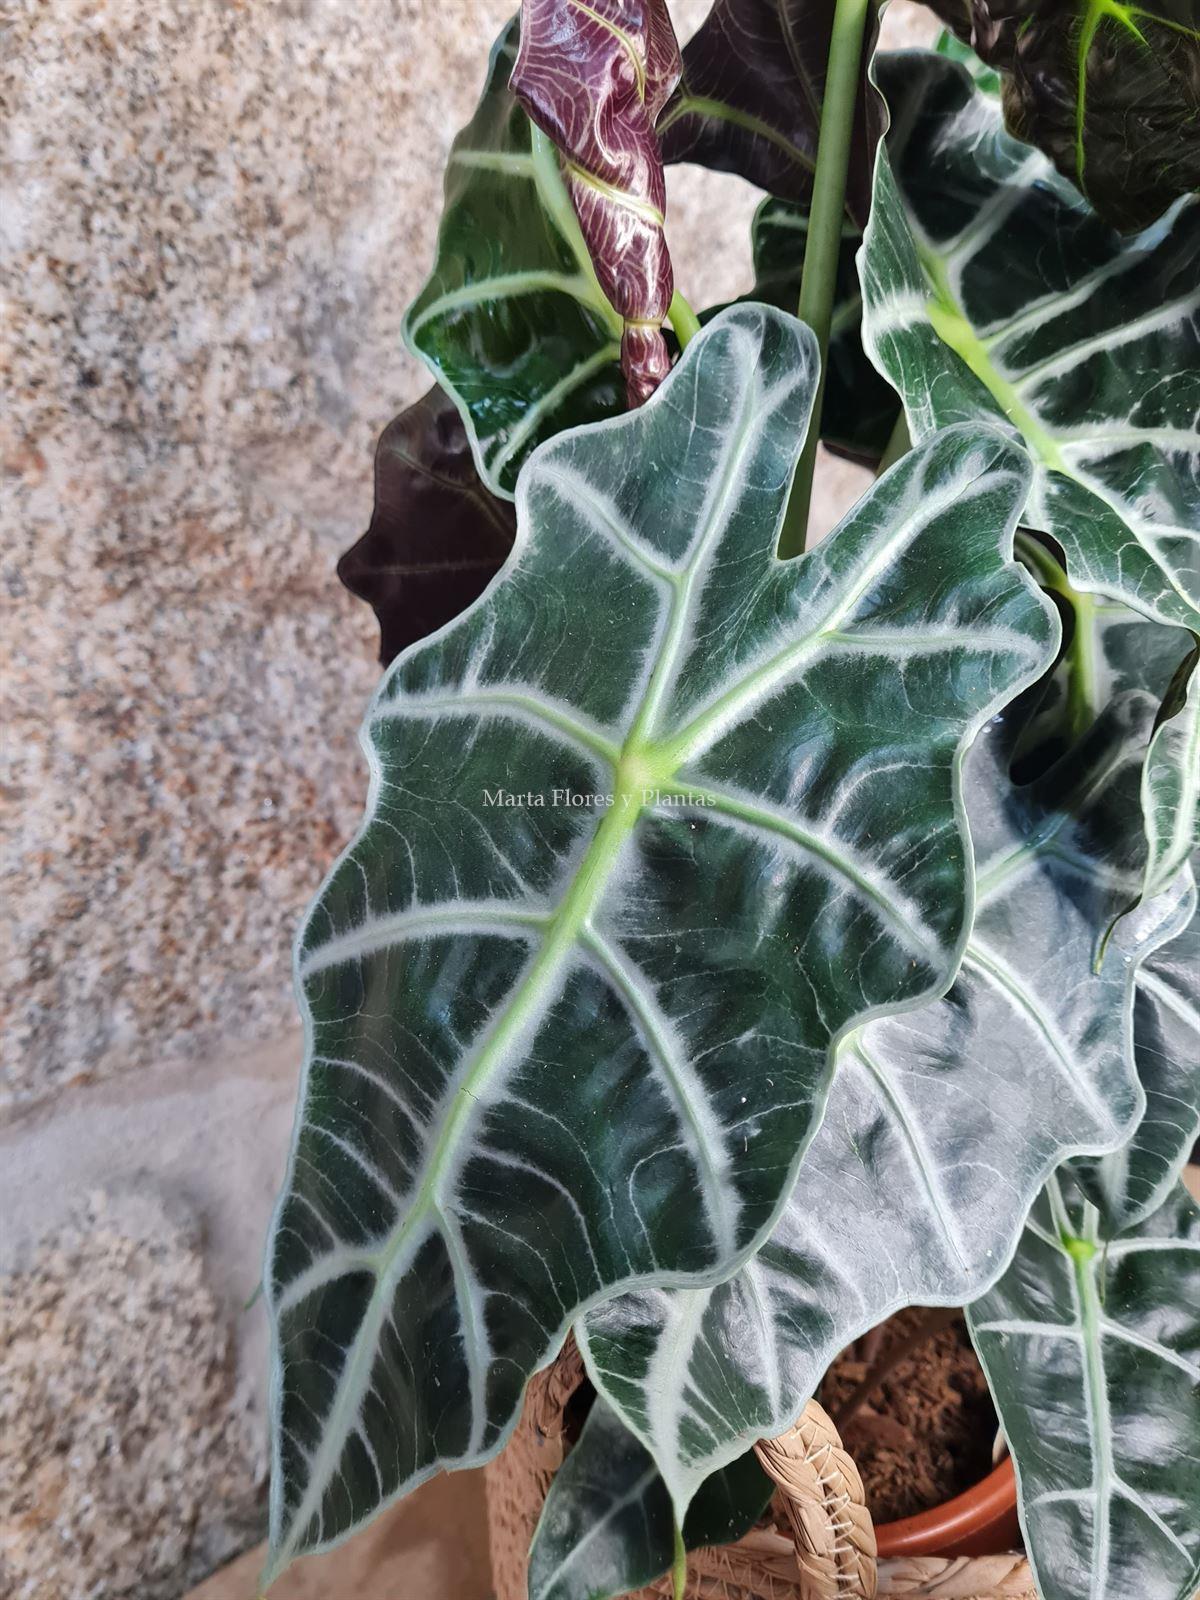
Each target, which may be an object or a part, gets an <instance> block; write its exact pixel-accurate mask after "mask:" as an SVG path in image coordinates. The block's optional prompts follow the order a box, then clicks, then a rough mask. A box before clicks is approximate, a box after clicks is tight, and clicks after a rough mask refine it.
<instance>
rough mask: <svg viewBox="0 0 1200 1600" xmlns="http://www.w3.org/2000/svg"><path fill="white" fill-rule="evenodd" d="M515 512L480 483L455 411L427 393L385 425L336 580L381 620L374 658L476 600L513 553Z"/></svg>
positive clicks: (389, 655) (389, 656)
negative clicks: (370, 497) (366, 503)
mask: <svg viewBox="0 0 1200 1600" xmlns="http://www.w3.org/2000/svg"><path fill="white" fill-rule="evenodd" d="M516 525H517V519H516V516H515V515H514V513H513V508H512V506H511V505H510V504H509V503H508V502H507V501H505V500H498V499H497V498H496V496H495V495H493V494H489V493H488V491H487V489H485V488H484V486H483V484H482V483H481V482H480V480H479V474H478V473H477V472H476V470H475V463H474V460H473V459H472V457H471V447H470V444H469V443H468V441H467V435H466V431H465V430H464V428H463V425H462V421H461V419H460V417H459V415H458V410H457V408H456V407H455V405H454V403H453V402H452V401H451V400H448V399H447V398H446V396H445V395H444V394H442V392H441V390H440V389H431V390H430V391H429V393H428V394H427V395H424V396H423V397H422V398H421V399H420V400H418V401H417V403H416V404H415V405H412V406H409V408H408V410H407V411H402V412H401V413H400V415H399V416H398V417H396V418H395V419H394V420H393V421H392V422H390V423H389V424H388V426H387V428H385V430H384V432H383V436H382V438H381V439H380V441H379V447H378V449H377V450H376V452H375V507H374V510H373V511H372V513H371V525H370V527H369V528H368V529H367V531H366V533H364V534H363V536H362V538H361V539H359V541H358V542H357V544H354V545H351V547H350V549H349V550H347V551H346V553H345V555H343V557H342V559H341V560H340V561H339V562H338V569H337V570H338V577H339V578H340V579H341V580H342V582H343V583H344V584H345V585H346V587H347V589H349V590H350V592H351V594H355V595H357V596H358V597H359V599H360V600H365V601H367V603H368V604H369V605H370V606H371V607H372V609H373V610H374V612H375V616H376V617H377V619H378V621H379V659H380V661H381V662H382V663H383V665H384V666H385V667H386V666H387V665H388V663H389V662H390V661H393V660H394V659H395V657H396V656H398V655H399V654H400V652H401V650H403V649H405V648H406V646H408V645H410V644H412V643H414V642H415V641H416V640H417V639H423V638H425V636H426V635H427V634H430V633H434V632H436V631H437V629H438V628H440V627H442V626H443V625H444V624H445V623H447V622H449V621H450V620H451V619H452V618H453V617H456V616H458V614H459V612H461V611H465V610H466V609H467V607H468V606H469V605H470V604H471V603H472V601H474V600H477V599H478V598H479V596H480V595H481V594H482V593H483V591H484V590H485V589H486V588H487V586H488V584H489V583H490V582H491V580H492V579H493V578H494V577H495V576H496V573H497V572H499V570H500V568H501V566H502V565H503V564H504V558H505V556H507V554H508V552H509V551H510V550H511V549H512V542H513V534H514V532H515V531H516Z"/></svg>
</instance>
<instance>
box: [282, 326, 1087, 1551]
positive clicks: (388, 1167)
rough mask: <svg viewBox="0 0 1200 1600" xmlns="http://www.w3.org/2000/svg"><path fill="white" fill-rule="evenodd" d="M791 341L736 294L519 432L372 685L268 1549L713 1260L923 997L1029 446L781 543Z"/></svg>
mask: <svg viewBox="0 0 1200 1600" xmlns="http://www.w3.org/2000/svg"><path fill="white" fill-rule="evenodd" d="M814 367H815V350H814V344H813V340H812V336H811V334H810V333H809V331H808V330H807V329H806V328H804V327H803V325H802V324H801V323H799V322H797V321H796V320H795V318H792V317H788V316H786V315H784V314H783V313H781V312H777V311H773V310H771V309H769V308H767V307H747V306H742V307H734V308H731V309H730V310H728V311H726V312H725V313H724V314H723V315H722V316H721V317H719V318H718V319H717V320H716V321H715V322H713V323H712V324H710V325H709V327H708V328H706V329H705V330H704V331H703V332H702V333H701V334H700V335H698V336H697V337H696V338H695V339H694V340H693V341H692V342H691V344H690V345H689V346H688V349H687V351H686V353H685V355H684V358H683V360H682V361H681V363H680V364H679V365H678V366H677V367H676V368H675V369H674V371H673V372H672V374H671V375H670V377H669V378H668V379H667V381H666V382H665V383H664V384H663V385H662V387H661V388H660V389H659V390H658V391H657V392H656V394H655V395H654V396H653V397H652V398H651V400H650V401H649V402H648V403H647V404H646V406H644V407H642V408H641V409H640V410H639V411H636V412H633V413H631V414H630V415H629V416H627V417H623V418H618V419H616V420H614V421H611V422H608V423H604V424H599V425H597V426H596V427H594V428H591V429H582V430H579V431H577V432H574V433H571V434H567V435H565V436H562V437H560V438H558V439H556V440H554V441H552V442H551V443H550V444H548V445H547V446H545V447H544V448H543V450H542V451H541V452H539V454H538V455H537V457H536V459H535V460H533V461H531V462H530V463H529V465H528V467H527V468H526V470H525V472H524V473H523V474H522V477H521V483H520V487H519V493H518V501H517V505H518V529H517V539H516V543H515V545H514V548H513V553H512V555H511V556H510V558H509V561H508V562H507V564H506V566H505V568H504V570H503V571H502V573H501V574H500V576H499V577H498V578H497V579H496V581H495V582H494V583H493V584H492V586H491V588H490V589H489V590H488V592H487V594H485V595H484V596H483V597H482V598H481V599H480V600H479V601H478V602H477V603H476V604H475V606H474V607H473V608H472V609H471V610H470V611H468V612H467V613H465V614H464V615H463V616H462V617H460V618H458V619H457V621H455V622H453V623H451V624H450V625H449V626H448V627H447V628H445V629H443V630H442V632H441V633H440V634H438V635H437V636H435V637H434V638H433V639H431V640H429V641H426V642H423V643H422V644H420V645H417V646H414V647H413V648H412V649H410V650H409V651H407V652H406V653H405V654H404V655H402V656H401V657H400V658H399V659H398V660H397V661H396V662H395V663H394V664H393V667H392V669H391V671H390V673H389V674H388V676H387V677H386V679H385V680H384V683H383V685H382V686H381V689H380V691H379V694H378V696H377V698H376V701H375V703H374V705H373V707H372V710H371V714H370V717H369V720H368V727H367V738H366V742H367V749H368V755H369V759H370V763H371V768H372V782H371V792H370V802H369V808H368V815H367V819H366V822H365V824H364V826H363V829H362V831H361V832H360V833H359V835H358V837H357V838H356V840H355V841H354V843H353V845H352V846H351V847H350V849H349V850H348V851H347V853H346V854H345V855H344V856H343V858H342V859H341V860H340V861H339V862H338V864H337V865H336V867H335V868H334V870H333V872H332V873H331V875H330V877H329V879H328V881H327V882H326V884H325V886H324V888H323V889H322V891H321V894H320V896H319V898H318V900H317V902H316V904H315V905H314V907H313V909H312V911H311V912H310V914H309V917H308V919H307V921H306V923H305V926H304V929H303V931H302V934H301V938H300V941H299V945H298V950H297V966H298V981H299V984H300V988H301V992H302V996H303V1002H304V1008H305V1016H306V1030H307V1038H308V1054H307V1066H306V1072H305V1082H304V1089H303V1095H302V1109H301V1114H300V1118H299V1121H298V1125H297V1129H296V1134H295V1142H294V1146H293V1152H292V1157H291V1161H290V1164H289V1169H288V1176H287V1182H286V1187H285V1190H284V1193H283V1196H282V1198H281V1202H280V1207H279V1210H278V1213H277V1218H276V1223H275V1228H274V1234H273V1242H272V1247H271V1254H270V1262H269V1270H268V1295H269V1305H270V1312H271V1318H272V1325H273V1334H274V1349H275V1360H276V1373H275V1383H274V1408H273V1417H274V1423H273V1425H274V1446H275V1476H274V1487H273V1498H272V1529H273V1546H274V1553H273V1556H272V1566H271V1570H272V1572H276V1571H278V1570H279V1569H280V1567H281V1566H282V1564H283V1563H284V1562H285V1561H286V1560H287V1559H288V1558H289V1557H290V1556H291V1555H294V1554H295V1553H297V1552H298V1551H301V1550H304V1549H308V1548H312V1547H314V1546H317V1545H324V1544H327V1543H329V1542H330V1541H331V1540H333V1539H335V1538H337V1537H338V1536H340V1535H342V1534H344V1533H345V1532H347V1531H348V1530H349V1529H351V1528H352V1527H353V1526H354V1525H355V1524H356V1523H357V1522H358V1521H360V1520H361V1519H362V1518H363V1517H365V1516H367V1515H369V1514H370V1513H371V1512H372V1511H373V1510H374V1509H375V1508H376V1507H377V1506H378V1505H379V1504H380V1503H381V1502H382V1501H384V1500H387V1499H390V1498H391V1497H393V1496H394V1495H396V1494H398V1493H401V1492H403V1491H404V1490H405V1489H406V1488H409V1487H411V1486H412V1485H413V1484H415V1483H416V1482H417V1481H419V1480H420V1479H421V1478H423V1477H425V1476H427V1475H428V1474H429V1473H431V1472H432V1471H434V1470H435V1469H436V1468H437V1467H438V1466H439V1465H446V1464H457V1465H465V1464H468V1463H472V1462H478V1461H480V1460H483V1459H485V1458H486V1457H487V1456H488V1455H490V1454H491V1453H494V1451H495V1450H497V1449H498V1448H499V1447H500V1445H501V1444H502V1443H503V1441H504V1438H505V1437H506V1435H507V1433H508V1431H509V1429H510V1427H511V1425H512V1423H513V1420H514V1418H515V1416H516V1414H517V1412H518V1410H519V1407H520V1401H521V1393H522V1389H523V1387H524V1384H525V1382H526V1379H527V1378H528V1376H529V1375H530V1373H532V1372H533V1371H534V1370H535V1369H536V1368H537V1367H538V1366H539V1365H541V1364H542V1363H544V1362H545V1361H546V1360H548V1359H549V1358H550V1357H551V1355H552V1354H553V1353H554V1351H555V1350H556V1349H557V1347H558V1345H559V1343H560V1342H561V1340H562V1338H563V1337H564V1335H565V1333H566V1330H567V1327H568V1326H569V1324H570V1323H571V1321H572V1320H573V1319H574V1318H575V1317H576V1315H577V1314H578V1313H579V1311H580V1309H581V1308H582V1307H584V1306H586V1305H588V1304H590V1303H592V1302H594V1301H596V1300H598V1299H599V1298H601V1297H603V1296H605V1295H607V1294H609V1293H611V1292H613V1291H614V1290H615V1289H617V1288H620V1287H624V1286H627V1285H629V1286H632V1285H634V1284H636V1283H638V1282H642V1281H658V1282H674V1283H678V1284H683V1283H687V1282H693V1283H700V1282H712V1281H714V1280H715V1279H717V1278H720V1277H723V1276H726V1275H727V1274H728V1273H729V1272H730V1271H732V1270H733V1269H734V1268H735V1267H736V1266H737V1265H738V1263H739V1262H740V1261H741V1260H742V1259H744V1258H745V1257H746V1256H747V1255H748V1254H749V1253H750V1252H751V1251H752V1250H753V1249H755V1248H756V1247H757V1246H758V1245H759V1244H760V1243H761V1241H762V1239H763V1238H764V1237H765V1235H766V1234H767V1232H768V1231H769V1230H770V1228H771V1226H772V1225H773V1223H774V1220H775V1218H776V1216H777V1214H778V1211H779V1208H780V1206H781V1205H782V1203H783V1199H784V1196H785V1195H786V1193H787V1191H788V1189H789V1188H790V1186H791V1182H792V1179H793V1177H794V1174H795V1170H796V1166H797V1164H798V1161H799V1158H800V1155H801V1152H802V1151H803V1149H804V1146H805V1144H806V1142H807V1140H808V1138H809V1136H810V1134H811V1133H812V1131H813V1128H814V1125H815V1122H816V1120H817V1119H818V1117H819V1112H820V1108H821V1106H822V1103H823V1101H824V1097H825V1093H826V1089H827V1085H828V1079H829V1072H830V1063H831V1060H832V1055H833V1049H834V1042H835V1039H836V1037H837V1036H838V1035H839V1033H841V1032H842V1031H843V1030H845V1029H846V1028H848V1027H850V1026H851V1025H853V1024H854V1023H855V1022H856V1021H859V1020H861V1019H862V1018H864V1017H865V1016H867V1015H870V1014H872V1013H873V1012H876V1011H880V1010H884V1011H886V1010H894V1009H896V1008H897V1007H902V1006H905V1005H911V1004H914V1003H917V1002H919V1001H920V1000H921V999H923V998H925V997H927V996H928V995H929V994H930V993H931V992H936V991H938V990H940V989H941V988H942V987H943V986H944V985H946V984H947V983H948V982H949V981H950V977H951V975H952V973H953V971H954V969H955V967H956V965H957V961H958V957H959V954H960V951H961V946H962V941H963V938H964V936H965V932H966V926H967V924H968V922H969V904H970V898H971V890H970V866H969V851H968V849H967V843H966V839H965V833H964V824H963V818H962V814H961V803H960V800H959V796H958V782H959V767H960V763H961V760H962V751H963V749H964V746H965V745H966V743H968V742H969V741H970V739H971V738H972V737H973V736H974V733H975V731H976V730H977V729H978V728H979V727H980V726H981V724H982V722H983V721H984V720H985V719H986V718H987V717H988V716H989V715H990V714H991V713H992V712H993V711H994V710H995V709H996V708H997V707H998V706H999V705H1001V704H1003V703H1004V702H1005V701H1006V700H1007V699H1009V698H1010V697H1011V696H1012V695H1013V694H1014V693H1015V692H1017V691H1018V690H1019V689H1020V688H1021V687H1023V685H1024V684H1026V683H1027V682H1028V681H1030V680H1031V679H1032V677H1033V676H1034V675H1036V674H1037V673H1038V672H1039V671H1040V670H1042V669H1043V668H1044V667H1045V665H1046V663H1047V660H1048V659H1049V658H1050V657H1052V655H1053V649H1054V642H1055V634H1056V632H1057V629H1056V626H1055V621H1054V619H1053V617H1051V616H1049V615H1048V614H1047V609H1046V607H1045V604H1044V602H1043V600H1042V598H1041V596H1040V595H1039V594H1038V592H1037V590H1036V588H1035V586H1034V585H1033V584H1032V582H1031V580H1030V579H1029V577H1028V575H1027V574H1026V573H1024V571H1023V570H1022V569H1020V568H1019V567H1017V566H1016V565H1014V564H1013V563H1012V562H1011V561H1010V560H1009V559H1008V552H1009V550H1010V548H1011V546H1010V540H1011V536H1012V526H1013V520H1014V517H1015V514H1016V509H1017V506H1018V505H1019V504H1020V502H1021V499H1022V498H1023V496H1024V493H1025V489H1026V486H1027V477H1026V471H1025V466H1024V462H1023V459H1022V457H1021V455H1020V452H1019V451H1016V450H1015V449H1014V448H1013V447H1012V446H1011V445H1010V444H1008V443H1007V442H1006V441H1004V440H1003V439H1001V438H1000V437H999V436H998V435H997V434H995V432H994V431H993V430H990V429H978V428H966V429H952V430H947V431H946V432H945V433H943V434H941V435H940V436H939V437H938V438H936V439H934V440H931V441H930V442H929V443H928V444H927V445H925V446H924V447H923V448H919V449H917V450H915V451H913V452H912V453H911V454H910V455H908V456H906V457H905V458H904V460H903V461H901V462H900V463H898V464H897V466H896V467H895V468H893V469H892V471H891V472H890V473H889V474H888V475H887V476H886V477H885V478H884V479H882V480H881V481H880V482H879V483H878V484H877V485H876V486H875V487H874V489H873V490H872V492H871V493H870V494H869V495H868V496H867V497H866V499H864V500H863V501H862V502H861V504H860V505H859V506H858V507H857V508H856V509H855V511H854V512H853V513H852V514H851V516H850V517H848V518H847V519H846V521H845V522H844V523H843V524H842V525H841V527H840V528H839V529H838V530H836V531H835V532H834V533H833V534H832V535H831V536H830V537H829V538H828V539H827V540H825V541H824V542H823V543H822V544H821V545H820V547H819V548H818V549H817V550H815V551H813V552H811V553H810V554H809V555H807V556H805V557H803V558H802V559H800V560H797V561H794V562H780V561H779V560H778V559H777V557H776V556H775V553H774V551H775V542H776V538H777V534H778V525H779V523H780V521H781V519H782V513H783V507H784V503H785V501H786V498H787V494H788V490H789V487H790V483H791V479H792V474H793V471H794V464H795V456H796V452H797V450H798V448H799V445H800V442H801V440H802V438H803V436H804V431H805V426H806V423H807V419H808V412H809V409H810V406H811V402H812V393H813V388H814ZM931 573H946V574H949V573H953V582H947V583H939V584H935V585H931V583H930V574H931ZM506 795H507V796H508V798H509V799H510V800H513V801H514V802H515V803H512V804H509V803H507V802H506V801H505V796H506ZM588 796H595V797H598V800H597V803H596V804H589V803H587V798H586V797H588ZM497 797H499V799H500V800H501V802H502V803H500V804H493V803H491V802H492V801H493V800H495V799H496V798H497ZM522 797H523V798H522ZM576 801H580V802H582V803H575V802H576ZM556 802H557V803H556Z"/></svg>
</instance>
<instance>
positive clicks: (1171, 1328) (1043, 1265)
mask: <svg viewBox="0 0 1200 1600" xmlns="http://www.w3.org/2000/svg"><path fill="white" fill-rule="evenodd" d="M968 1322H969V1325H970V1329H971V1336H972V1338H973V1339H974V1341H975V1348H976V1349H977V1350H978V1352H979V1357H980V1360H981V1361H982V1362H983V1365H984V1369H985V1371H986V1372H987V1376H988V1382H989V1384H990V1385H991V1390H992V1395H993V1397H994V1399H995V1401H996V1407H997V1410H998V1411H999V1413H1000V1419H1001V1422H1002V1423H1003V1426H1004V1432H1005V1434H1006V1436H1007V1439H1008V1444H1009V1449H1010V1450H1011V1451H1012V1456H1013V1464H1014V1466H1015V1467H1016V1471H1017V1481H1018V1485H1019V1489H1020V1504H1021V1520H1022V1524H1023V1527H1024V1530H1025V1542H1026V1546H1027V1548H1028V1551H1029V1559H1030V1563H1031V1565H1032V1566H1033V1569H1034V1572H1035V1575H1036V1577H1037V1582H1038V1592H1039V1593H1040V1594H1041V1595H1042V1596H1043V1600H1126V1597H1128V1600H1191V1596H1192V1595H1193V1594H1194V1592H1195V1590H1196V1586H1197V1584H1200V1471H1197V1470H1196V1468H1197V1461H1196V1447H1197V1440H1198V1439H1200V1212H1197V1210H1196V1207H1195V1206H1194V1205H1193V1204H1192V1202H1191V1200H1190V1199H1189V1198H1188V1196H1187V1194H1186V1193H1185V1192H1184V1191H1183V1190H1182V1189H1181V1188H1177V1189H1175V1190H1174V1191H1173V1192H1172V1193H1171V1194H1170V1195H1169V1196H1168V1197H1167V1199H1166V1200H1165V1202H1164V1203H1163V1205H1162V1206H1161V1208H1160V1209H1159V1210H1157V1211H1155V1212H1153V1213H1151V1215H1150V1216H1149V1217H1147V1218H1146V1219H1145V1221H1143V1222H1142V1223H1140V1224H1139V1225H1138V1226H1137V1227H1135V1228H1132V1229H1130V1230H1128V1231H1126V1232H1124V1233H1122V1234H1120V1235H1118V1236H1117V1237H1116V1238H1115V1239H1112V1240H1111V1241H1110V1240H1108V1239H1107V1238H1106V1237H1105V1234H1104V1232H1103V1230H1102V1228H1101V1226H1100V1220H1099V1217H1098V1215H1097V1213H1096V1211H1095V1210H1094V1208H1093V1207H1092V1206H1090V1205H1089V1204H1088V1203H1087V1201H1086V1200H1085V1199H1084V1197H1083V1195H1082V1194H1081V1193H1080V1191H1079V1190H1078V1189H1077V1188H1076V1187H1075V1185H1074V1184H1073V1182H1072V1180H1071V1178H1070V1175H1069V1174H1068V1173H1063V1174H1062V1175H1061V1176H1060V1177H1057V1178H1054V1179H1052V1180H1051V1182H1050V1184H1049V1185H1048V1187H1047V1190H1046V1193H1045V1195H1044V1196H1043V1198H1042V1199H1040V1200H1039V1201H1038V1204H1037V1205H1036V1206H1035V1208H1034V1210H1033V1212H1032V1213H1031V1214H1030V1218H1029V1223H1028V1226H1027V1228H1026V1230H1025V1233H1024V1235H1023V1236H1022V1240H1021V1246H1020V1249H1019V1251H1018V1252H1017V1255H1016V1257H1015V1258H1014V1260H1013V1263H1012V1265H1011V1266H1010V1268H1009V1269H1008V1271H1007V1272H1006V1273H1005V1275H1004V1277H1003V1278H1002V1279H1001V1280H1000V1282H999V1283H998V1284H997V1285H996V1287H995V1288H994V1289H993V1290H992V1291H991V1292H990V1293H989V1294H988V1295H986V1296H985V1297H984V1298H983V1299H982V1300H980V1301H978V1302H977V1303H976V1304H975V1305H974V1306H972V1307H971V1308H970V1311H969V1313H968Z"/></svg>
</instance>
